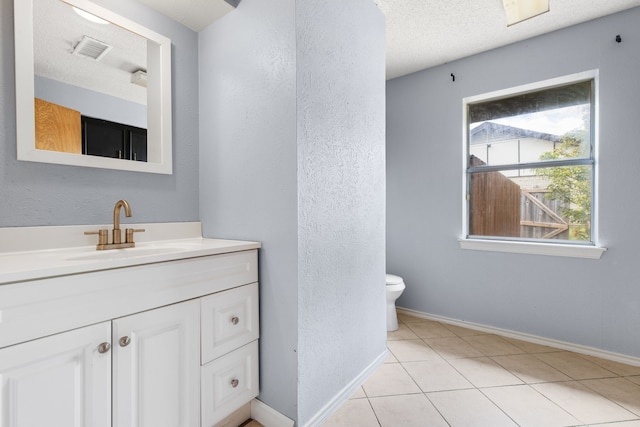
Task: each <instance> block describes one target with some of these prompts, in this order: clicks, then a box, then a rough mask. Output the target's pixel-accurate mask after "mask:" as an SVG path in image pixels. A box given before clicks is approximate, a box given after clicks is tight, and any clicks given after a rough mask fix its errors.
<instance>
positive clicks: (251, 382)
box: [200, 283, 258, 427]
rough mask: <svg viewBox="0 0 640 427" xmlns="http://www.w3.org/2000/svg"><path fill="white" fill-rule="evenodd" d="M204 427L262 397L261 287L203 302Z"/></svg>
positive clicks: (204, 299) (222, 293) (205, 298)
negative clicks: (260, 359)
mask: <svg viewBox="0 0 640 427" xmlns="http://www.w3.org/2000/svg"><path fill="white" fill-rule="evenodd" d="M201 312H202V314H201V317H202V328H201V330H202V377H201V383H200V384H201V390H202V427H211V426H213V425H215V424H216V423H217V422H219V421H221V420H222V419H223V418H224V417H226V416H227V415H229V414H231V413H232V412H233V411H234V410H236V409H237V408H239V407H240V406H242V405H243V404H244V403H245V402H248V401H249V400H251V399H253V398H254V397H256V396H257V395H258V341H257V340H258V284H257V283H252V284H250V285H246V286H241V287H239V288H235V289H232V290H229V291H226V292H220V293H217V294H213V295H210V296H207V297H204V298H202V299H201Z"/></svg>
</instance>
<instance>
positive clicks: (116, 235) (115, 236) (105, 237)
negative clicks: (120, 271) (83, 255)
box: [84, 200, 144, 251]
mask: <svg viewBox="0 0 640 427" xmlns="http://www.w3.org/2000/svg"><path fill="white" fill-rule="evenodd" d="M121 208H124V215H125V216H126V217H127V218H129V217H130V216H131V206H130V205H129V202H127V201H126V200H118V201H117V202H116V205H115V206H114V207H113V230H112V231H111V235H112V240H111V243H109V231H108V230H106V229H101V230H98V231H85V232H84V234H87V235H88V234H97V235H98V245H97V246H96V249H97V250H99V251H103V250H106V249H124V248H133V247H135V246H136V244H135V242H134V241H133V233H138V232H143V231H144V228H141V229H133V228H127V229H125V240H124V243H122V230H120V209H121Z"/></svg>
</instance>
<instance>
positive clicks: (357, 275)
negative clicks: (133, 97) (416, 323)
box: [199, 0, 386, 426]
mask: <svg viewBox="0 0 640 427" xmlns="http://www.w3.org/2000/svg"><path fill="white" fill-rule="evenodd" d="M348 3H349V4H346V3H345V2H341V1H338V0H332V1H328V2H320V3H319V2H317V1H315V0H273V1H270V2H268V4H267V2H264V1H263V0H242V2H240V4H239V6H238V8H237V9H236V10H235V11H234V12H232V13H230V14H228V15H227V16H225V17H224V18H223V19H221V20H220V21H218V22H216V23H214V24H213V25H212V26H210V27H209V28H207V29H206V30H204V31H202V32H201V33H200V38H199V43H200V46H199V47H200V113H201V120H200V124H201V126H200V141H201V150H200V189H201V192H200V209H201V218H202V222H203V228H204V234H205V236H215V237H227V238H238V239H255V240H259V241H261V242H262V244H263V248H262V250H261V251H260V260H259V261H260V304H261V307H260V308H261V313H260V321H261V337H260V345H261V347H260V366H261V387H260V388H261V392H260V396H259V399H260V400H262V401H264V402H265V403H266V404H268V405H269V406H271V407H273V408H274V409H276V410H278V411H280V412H282V413H283V414H285V415H287V416H288V417H290V418H292V419H295V420H297V425H299V426H304V425H312V423H314V422H317V421H318V418H314V417H316V416H317V414H319V413H320V412H321V410H322V408H323V407H324V405H326V404H327V403H329V401H330V400H331V399H333V398H334V397H335V396H336V395H337V394H338V392H339V391H340V390H341V389H342V388H343V387H345V386H346V385H347V384H349V382H351V381H352V380H353V379H354V378H356V377H357V376H358V375H359V374H360V373H361V372H362V371H363V370H364V369H365V368H366V367H367V366H368V365H369V364H371V363H372V362H373V361H374V360H375V359H376V358H377V357H378V356H380V355H381V354H382V353H383V352H384V351H385V339H386V333H385V317H384V316H385V311H384V262H385V260H384V257H385V254H384V215H385V213H384V198H385V196H384V185H385V184H384V117H383V115H384V27H383V19H382V15H381V13H380V11H379V10H378V9H377V8H376V7H375V5H374V3H373V2H371V1H370V0H356V1H352V2H348ZM336 11H339V13H337V12H336Z"/></svg>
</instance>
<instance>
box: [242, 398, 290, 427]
mask: <svg viewBox="0 0 640 427" xmlns="http://www.w3.org/2000/svg"><path fill="white" fill-rule="evenodd" d="M251 418H252V419H254V420H256V421H258V422H259V423H260V424H262V425H263V426H265V427H293V424H294V421H293V420H292V419H289V418H288V417H286V416H284V415H282V414H281V413H280V412H278V411H276V410H275V409H273V408H272V407H270V406H268V405H266V404H265V403H263V402H261V401H260V400H258V399H253V400H252V401H251Z"/></svg>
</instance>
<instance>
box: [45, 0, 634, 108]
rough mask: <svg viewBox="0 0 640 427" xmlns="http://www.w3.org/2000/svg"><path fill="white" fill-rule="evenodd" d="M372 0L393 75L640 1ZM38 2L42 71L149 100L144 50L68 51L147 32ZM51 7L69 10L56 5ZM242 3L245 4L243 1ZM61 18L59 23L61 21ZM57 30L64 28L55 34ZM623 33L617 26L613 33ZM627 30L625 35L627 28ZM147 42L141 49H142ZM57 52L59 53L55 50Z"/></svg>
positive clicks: (216, 7)
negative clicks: (513, 4)
mask: <svg viewBox="0 0 640 427" xmlns="http://www.w3.org/2000/svg"><path fill="white" fill-rule="evenodd" d="M138 1H139V2H141V3H144V4H146V5H147V6H149V7H151V8H153V9H155V10H158V11H159V12H160V13H163V14H165V15H167V16H169V17H170V18H172V19H174V20H176V21H178V22H180V23H182V24H183V25H185V26H187V27H189V28H191V29H193V30H194V31H200V30H202V29H204V28H206V27H207V26H208V25H210V24H211V23H212V22H214V21H216V20H218V19H220V18H221V17H223V16H224V15H226V14H227V13H230V12H232V11H233V10H234V8H233V7H231V6H230V5H229V4H228V3H227V2H226V0H138ZM254 1H268V0H254ZM344 1H348V0H344ZM371 1H373V2H375V3H376V4H377V5H378V7H379V8H380V9H381V10H382V12H383V13H384V14H385V17H386V38H387V46H386V48H387V54H386V55H387V58H386V69H387V79H391V78H394V77H399V76H402V75H406V74H410V73H413V72H415V71H419V70H422V69H425V68H429V67H432V66H435V65H440V64H445V63H447V62H451V61H454V60H456V59H460V58H463V57H466V56H469V55H473V54H476V53H480V52H483V51H487V50H490V49H494V48H496V47H500V46H504V45H507V44H511V43H514V42H517V41H520V40H525V39H528V38H531V37H534V36H537V35H541V34H545V33H548V32H551V31H555V30H558V29H561V28H564V27H568V26H571V25H574V24H578V23H580V22H585V21H588V20H591V19H595V18H598V17H601V16H605V15H609V14H612V13H615V12H619V11H622V10H625V9H629V8H632V7H636V6H640V0H550V12H547V13H544V14H542V15H539V16H537V17H535V18H532V19H530V20H527V21H524V22H521V23H519V24H515V25H512V26H510V27H507V25H506V17H505V12H504V9H503V7H502V0H371ZM38 4H42V5H43V6H41V7H44V8H47V9H46V10H42V11H39V10H38V6H36V7H34V14H35V15H36V16H35V17H34V19H35V21H34V24H35V27H36V28H37V29H42V28H48V29H49V30H47V31H49V33H44V32H41V31H40V30H38V31H36V33H37V34H36V39H35V40H34V45H35V46H34V47H35V49H36V59H37V61H36V71H37V74H40V75H44V76H48V77H52V78H56V79H58V80H65V78H68V77H70V76H72V75H73V76H76V75H77V76H78V77H77V79H79V80H76V82H77V81H80V80H81V79H86V80H87V82H86V83H85V82H82V83H80V84H78V83H76V84H77V85H79V86H84V87H94V88H95V87H97V86H96V85H97V84H98V82H117V83H112V84H111V85H110V86H113V87H108V88H105V89H99V90H102V91H104V92H107V93H112V94H115V95H116V96H121V97H123V98H127V99H136V100H137V102H144V101H143V100H144V99H145V98H146V92H145V90H144V88H140V87H139V86H138V87H136V86H134V85H131V84H130V83H129V75H130V73H131V72H132V71H134V70H135V69H137V68H145V66H144V64H145V63H146V59H145V58H144V55H143V57H140V56H136V55H137V54H135V53H133V52H125V51H124V50H122V49H116V48H115V47H114V49H113V50H112V51H111V52H110V53H109V54H108V55H107V56H106V57H105V59H103V60H102V61H100V62H98V63H95V62H94V63H91V61H89V60H87V59H85V58H79V57H75V56H73V55H69V54H68V53H69V51H70V49H71V47H72V46H73V45H75V43H77V42H78V41H79V40H80V39H81V38H82V35H83V34H87V35H91V34H94V37H95V38H98V39H99V40H101V41H105V42H108V43H110V44H114V45H117V46H121V47H122V48H123V49H125V50H126V49H127V47H128V46H129V47H130V46H139V45H140V43H144V40H137V41H136V40H135V37H134V38H133V39H131V40H128V41H125V40H127V38H128V37H130V35H128V34H126V32H125V34H120V35H118V34H106V32H108V31H111V30H112V29H113V27H114V26H113V25H108V26H106V27H105V26H97V27H96V25H95V24H93V26H94V28H93V29H87V26H88V25H89V24H88V23H87V21H84V20H82V19H81V18H79V17H77V16H75V14H74V13H72V12H70V8H69V7H68V6H62V3H61V2H60V1H59V0H37V2H36V5H38ZM50 8H56V9H59V8H66V9H67V10H62V11H52V10H49V9H50ZM239 8H240V9H241V8H242V3H240V6H239ZM59 13H64V14H65V15H59ZM54 17H55V18H54ZM72 19H73V20H74V21H73V24H72V21H71V20H72ZM55 25H57V29H56V28H54V26H55ZM108 27H112V28H108ZM56 31H59V32H60V34H55V32H56ZM614 31H615V30H614ZM103 33H104V34H103ZM96 34H97V36H96ZM615 35H616V34H613V33H612V34H611V38H612V40H613V38H614V37H615ZM622 36H623V37H624V34H622ZM38 37H39V39H38ZM135 50H136V49H134V51H135ZM144 50H145V49H144V48H142V49H137V51H138V52H144ZM54 53H55V55H57V58H56V57H54V55H53V54H54ZM121 55H123V56H121ZM124 55H133V56H124ZM56 61H57V63H58V64H61V65H60V67H62V66H64V68H60V69H56V68H57V67H58V66H59V65H54V63H55V62H56ZM103 72H109V73H111V74H113V75H114V76H116V75H119V76H118V77H104V76H103V74H101V73H103ZM55 73H57V75H56V74H55ZM65 76H66V77H65ZM74 78H75V77H74ZM115 86H120V87H119V88H118V87H115Z"/></svg>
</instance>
